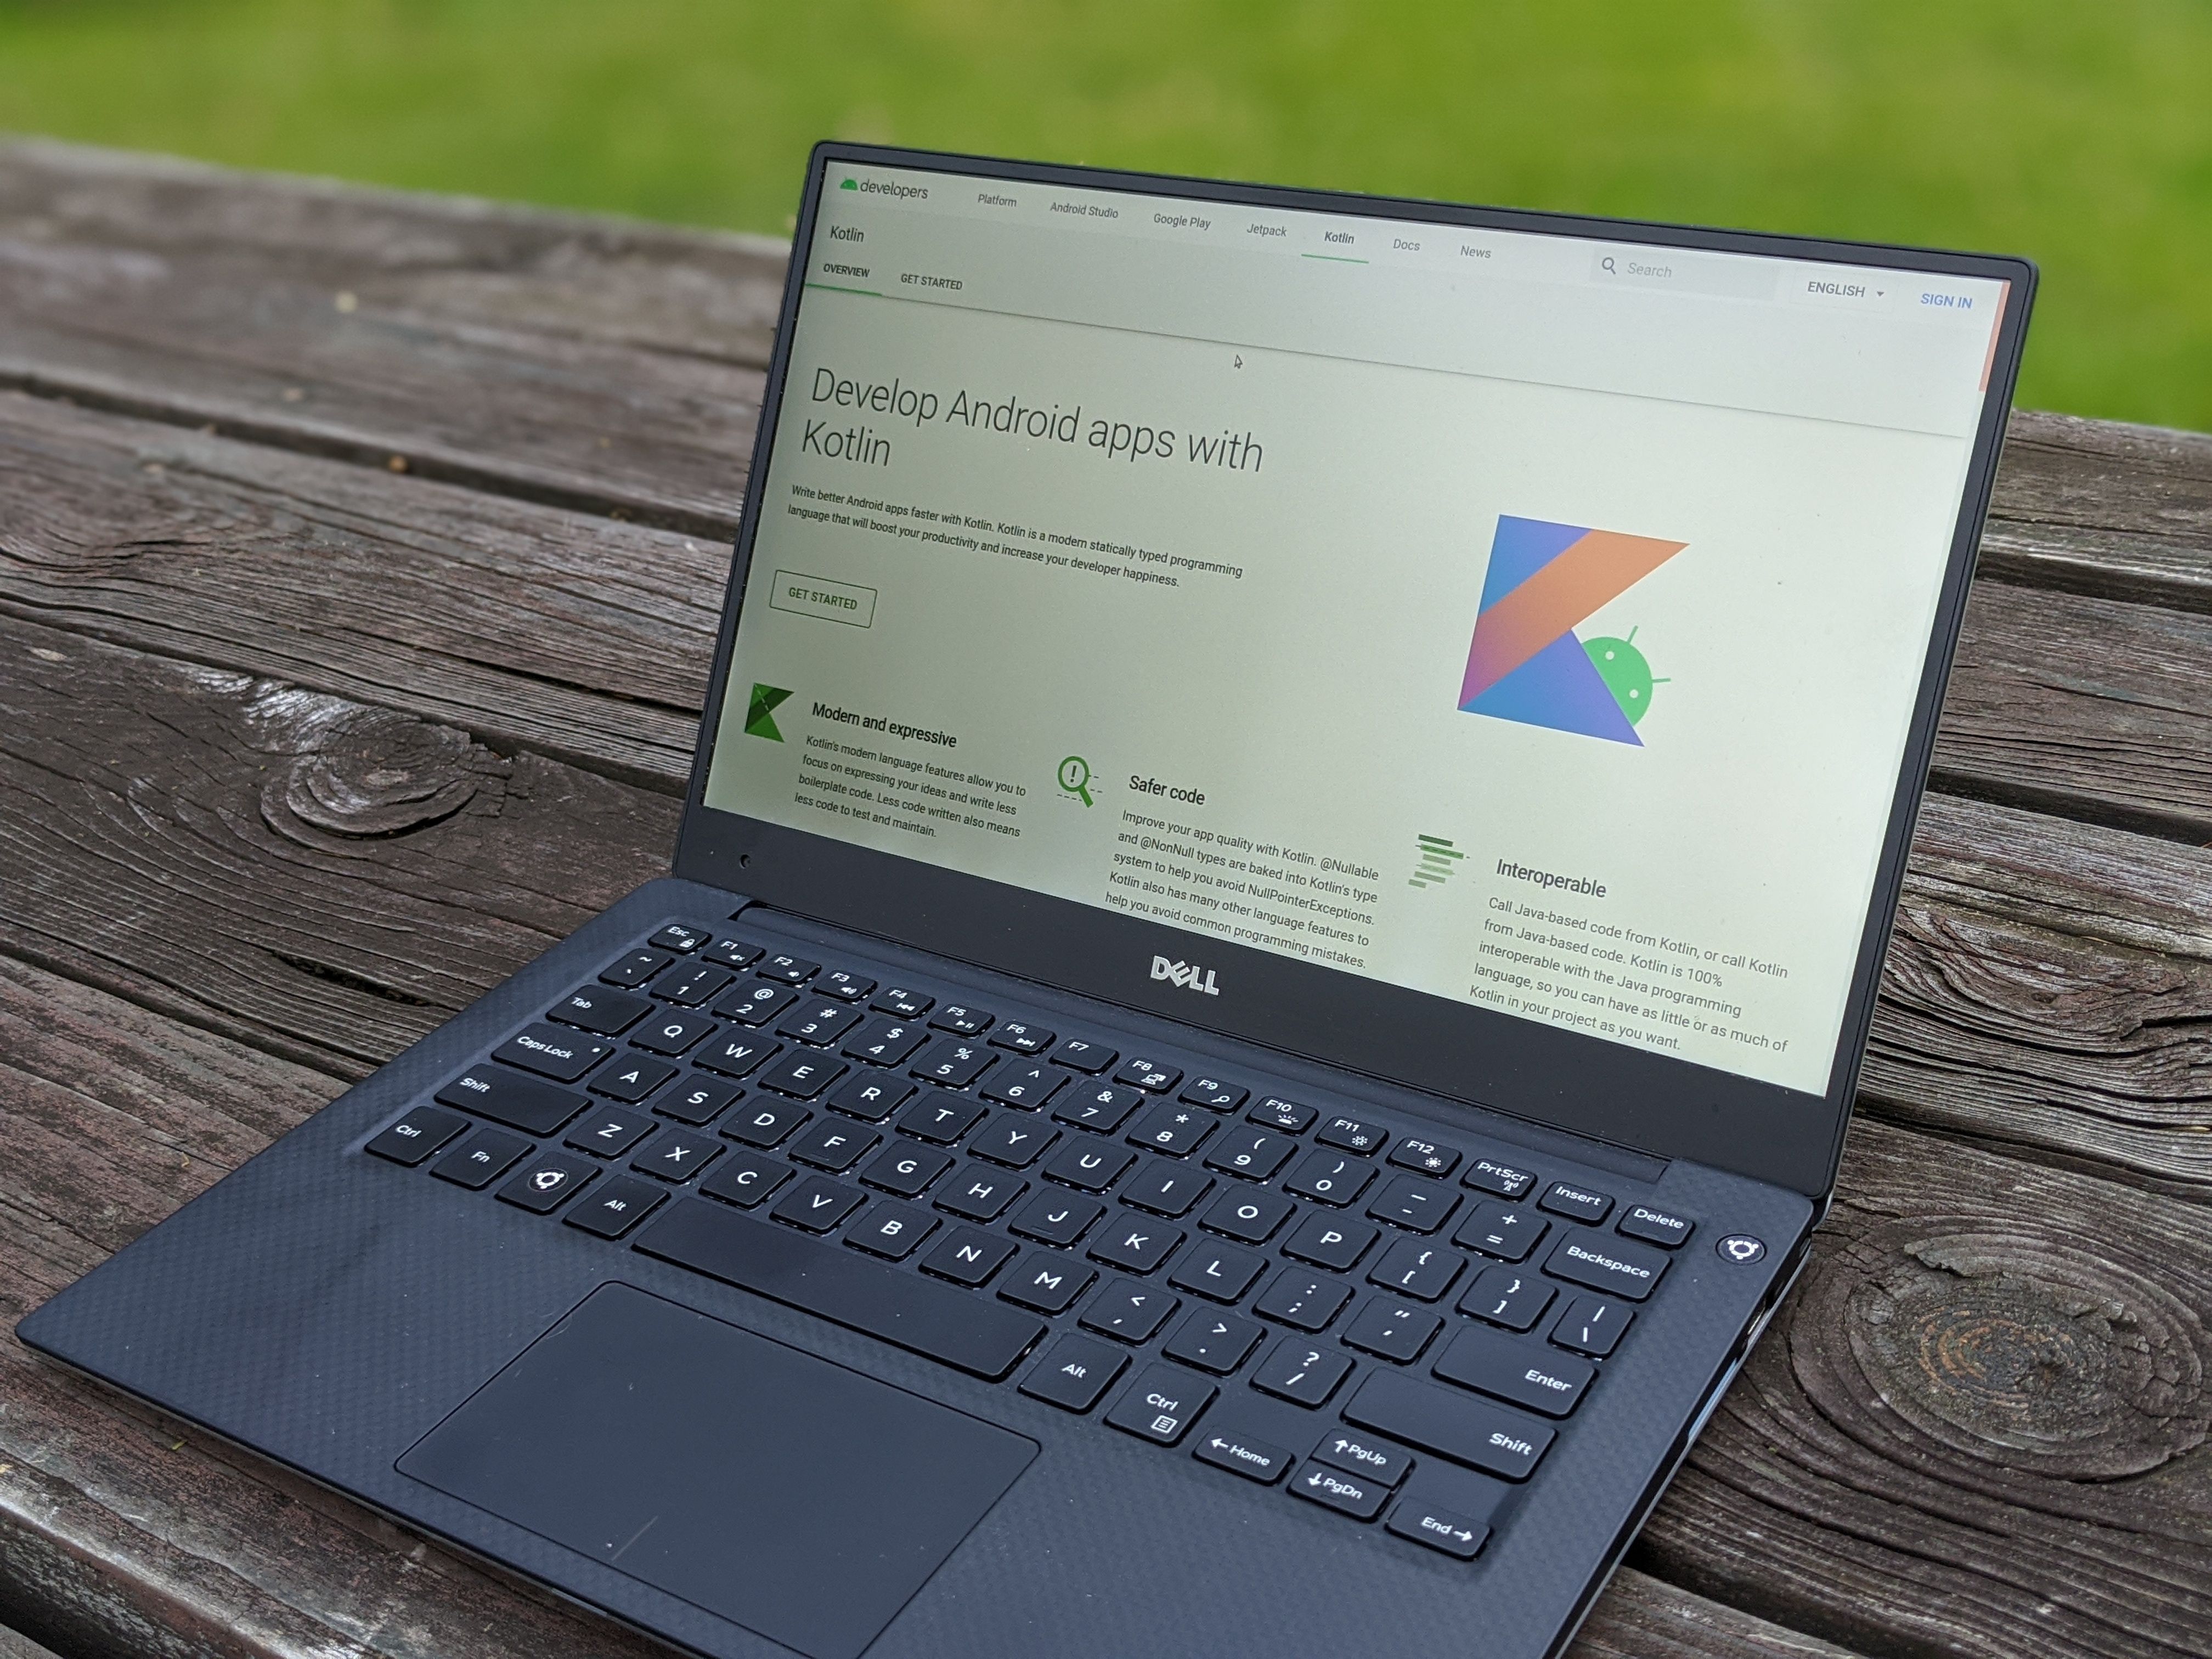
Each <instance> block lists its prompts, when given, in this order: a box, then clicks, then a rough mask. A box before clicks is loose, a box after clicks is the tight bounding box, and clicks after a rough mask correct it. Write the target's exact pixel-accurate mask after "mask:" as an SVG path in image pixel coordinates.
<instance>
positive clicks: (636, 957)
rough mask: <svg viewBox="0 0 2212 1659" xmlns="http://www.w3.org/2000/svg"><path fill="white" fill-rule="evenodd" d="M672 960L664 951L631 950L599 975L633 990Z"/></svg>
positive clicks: (614, 983) (613, 983)
mask: <svg viewBox="0 0 2212 1659" xmlns="http://www.w3.org/2000/svg"><path fill="white" fill-rule="evenodd" d="M673 960H674V958H673V957H671V956H670V955H669V954H668V953H667V952H666V951H631V952H630V953H629V955H628V956H624V957H617V958H616V959H615V960H614V961H612V962H611V963H608V964H607V965H606V967H605V969H603V970H602V971H601V972H600V975H599V977H600V978H601V979H603V980H605V981H606V982H607V983H608V984H610V985H619V986H621V987H623V988H624V989H625V990H631V991H634V990H635V989H636V988H637V987H639V986H641V985H642V984H644V983H645V982H646V981H647V980H649V979H651V978H652V977H653V975H655V974H657V973H659V971H660V970H661V969H664V968H665V967H666V966H668V964H669V963H671V961H673Z"/></svg>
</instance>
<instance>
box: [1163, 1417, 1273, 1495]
mask: <svg viewBox="0 0 2212 1659" xmlns="http://www.w3.org/2000/svg"><path fill="white" fill-rule="evenodd" d="M1190 1455H1192V1456H1193V1457H1195V1458H1197V1459H1198V1460H1199V1462H1201V1463H1211V1464H1212V1465H1213V1467H1214V1468H1217V1469H1227V1470H1228V1471H1229V1472H1230V1473H1231V1474H1241V1475H1243V1477H1244V1478H1245V1479H1246V1480H1256V1481H1258V1482H1259V1483H1260V1484H1261V1486H1273V1484H1274V1483H1275V1482H1276V1481H1278V1480H1281V1479H1282V1478H1283V1471H1284V1470H1285V1469H1287V1468H1290V1467H1291V1464H1292V1463H1294V1462H1297V1459H1296V1458H1295V1457H1294V1456H1293V1455H1291V1453H1289V1452H1288V1451H1285V1449H1283V1448H1282V1447H1280V1446H1271V1445H1269V1444H1268V1443H1267V1442H1266V1441H1264V1440H1255V1439H1254V1438H1252V1437H1250V1436H1249V1435H1243V1434H1238V1433H1237V1432H1235V1431H1232V1430H1225V1429H1223V1427H1222V1426H1221V1423H1220V1421H1219V1419H1216V1420H1215V1421H1214V1422H1213V1423H1212V1425H1209V1426H1208V1427H1207V1429H1206V1432H1205V1433H1204V1434H1202V1435H1200V1436H1199V1437H1198V1438H1197V1439H1196V1440H1194V1441H1193V1442H1192V1443H1191V1448H1190Z"/></svg>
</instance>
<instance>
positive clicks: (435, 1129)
mask: <svg viewBox="0 0 2212 1659" xmlns="http://www.w3.org/2000/svg"><path fill="white" fill-rule="evenodd" d="M467 1127H469V1126H468V1120H467V1119H465V1118H462V1117H459V1116H456V1115H454V1114H453V1113H452V1112H441V1111H440V1110H439V1109H437V1108H436V1107H435V1106H417V1107H416V1108H415V1109H413V1110H412V1111H410V1112H409V1113H407V1114H406V1115H404V1116H403V1117H401V1118H400V1119H399V1121H398V1122H396V1123H394V1124H393V1125H392V1127H390V1128H388V1129H386V1130H385V1131H384V1133H381V1134H380V1135H376V1136H374V1137H373V1138H372V1139H370V1141H369V1143H368V1146H365V1147H363V1148H362V1151H364V1152H374V1154H375V1155H376V1156H377V1157H379V1158H390V1159H391V1160H392V1162H393V1163H394V1164H406V1165H408V1166H409V1167H410V1169H411V1168H412V1167H413V1166H414V1165H416V1164H420V1163H421V1162H422V1160H423V1159H424V1158H428V1157H429V1156H430V1154H431V1153H433V1152H436V1151H437V1150H438V1148H439V1147H441V1146H444V1145H445V1144H446V1143H447V1141H449V1140H451V1139H453V1137H454V1136H455V1135H457V1134H459V1133H460V1132H461V1131H462V1130H464V1129H465V1128H467Z"/></svg>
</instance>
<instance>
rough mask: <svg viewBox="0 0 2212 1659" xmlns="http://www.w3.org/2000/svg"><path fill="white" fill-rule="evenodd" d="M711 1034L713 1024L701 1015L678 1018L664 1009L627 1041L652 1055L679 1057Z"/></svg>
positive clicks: (677, 1014) (675, 1014)
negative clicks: (673, 1055)
mask: <svg viewBox="0 0 2212 1659" xmlns="http://www.w3.org/2000/svg"><path fill="white" fill-rule="evenodd" d="M713 1035H714V1021H713V1020H711V1019H708V1018H707V1017H706V1016H705V1015H704V1014H679V1013H674V1012H670V1011H669V1010H667V1009H665V1008H664V1009H663V1010H661V1012H659V1015H658V1016H656V1017H655V1018H652V1019H649V1020H647V1021H646V1023H645V1024H642V1025H641V1026H639V1027H638V1028H637V1030H635V1031H632V1032H631V1033H630V1034H629V1040H630V1041H631V1042H634V1043H635V1044H636V1045H637V1046H638V1047H639V1048H647V1049H650V1050H651V1051H652V1052H653V1053H654V1054H682V1053H683V1052H684V1050H685V1049H686V1048H690V1046H691V1045H692V1044H693V1043H695V1042H698V1041H699V1040H700V1039H701V1038H702V1037H707V1036H713Z"/></svg>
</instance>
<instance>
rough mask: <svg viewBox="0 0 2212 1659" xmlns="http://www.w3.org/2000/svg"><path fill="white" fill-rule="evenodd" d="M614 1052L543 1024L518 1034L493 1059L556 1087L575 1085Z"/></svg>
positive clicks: (493, 1053)
mask: <svg viewBox="0 0 2212 1659" xmlns="http://www.w3.org/2000/svg"><path fill="white" fill-rule="evenodd" d="M614 1051H615V1045H614V1044H613V1043H611V1042H599V1040H597V1039H596V1038H592V1037H586V1036H577V1035H576V1033H575V1032H574V1031H564V1030H562V1029H561V1028H560V1027H559V1026H557V1025H548V1024H544V1023H543V1022H540V1023H539V1024H536V1025H528V1026H525V1027H524V1028H523V1029H522V1030H520V1031H518V1032H516V1033H515V1034H514V1035H513V1036H511V1037H509V1038H508V1039H507V1041H506V1042H502V1043H501V1044H500V1045H499V1047H498V1048H495V1049H493V1050H492V1051H491V1057H492V1058H493V1059H494V1060H505V1061H506V1062H507V1064H508V1065H509V1066H520V1067H522V1069H523V1070H524V1071H526V1072H536V1073H538V1074H539V1075H540V1076H542V1077H550V1078H551V1079H553V1080H554V1081H555V1082H556V1083H574V1081H575V1080H576V1079H578V1078H580V1077H581V1076H583V1074H584V1073H586V1072H588V1071H590V1070H591V1069H592V1066H596V1065H598V1064H599V1062H600V1061H601V1060H605V1058H606V1057H607V1056H608V1055H609V1054H612V1053H614Z"/></svg>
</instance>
